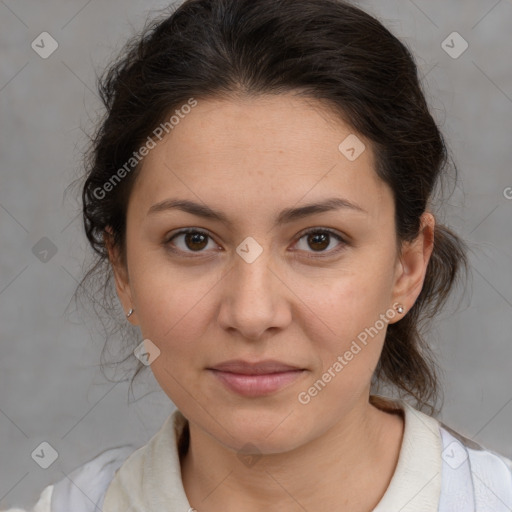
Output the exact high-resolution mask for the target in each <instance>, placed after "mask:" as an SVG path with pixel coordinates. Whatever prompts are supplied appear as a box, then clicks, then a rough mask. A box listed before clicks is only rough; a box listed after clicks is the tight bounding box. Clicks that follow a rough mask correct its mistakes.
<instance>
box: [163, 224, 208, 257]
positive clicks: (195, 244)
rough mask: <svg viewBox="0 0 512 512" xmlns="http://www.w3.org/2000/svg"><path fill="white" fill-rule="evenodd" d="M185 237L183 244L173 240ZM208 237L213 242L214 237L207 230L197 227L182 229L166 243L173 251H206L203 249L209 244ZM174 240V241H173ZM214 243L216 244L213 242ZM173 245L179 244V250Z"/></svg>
mask: <svg viewBox="0 0 512 512" xmlns="http://www.w3.org/2000/svg"><path fill="white" fill-rule="evenodd" d="M180 237H183V238H182V239H181V240H182V244H181V246H180V245H179V244H176V243H174V242H173V241H174V240H176V239H180ZM208 239H210V240H211V241H212V243H213V240H212V238H211V237H210V235H209V234H208V233H207V232H206V231H201V230H199V229H195V228H188V229H182V230H181V231H179V232H178V233H175V234H174V235H173V236H171V237H170V238H169V239H167V241H166V242H164V245H166V246H169V249H170V250H171V251H173V252H180V251H181V252H185V253H187V252H188V253H193V252H196V253H200V252H204V251H203V249H204V248H205V247H207V246H208ZM171 242H173V243H171ZM213 245H216V244H215V243H213ZM172 246H177V247H178V250H175V249H174V248H173V247H172Z"/></svg>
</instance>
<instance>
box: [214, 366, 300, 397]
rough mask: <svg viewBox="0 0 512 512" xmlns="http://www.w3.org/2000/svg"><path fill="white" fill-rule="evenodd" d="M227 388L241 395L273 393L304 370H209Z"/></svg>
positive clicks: (296, 377)
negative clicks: (247, 373) (256, 372)
mask: <svg viewBox="0 0 512 512" xmlns="http://www.w3.org/2000/svg"><path fill="white" fill-rule="evenodd" d="M210 372H211V373H213V375H215V377H217V379H219V380H220V381H221V382H222V383H223V384H224V385H225V386H226V387H227V388H228V389H230V390H231V391H234V392H235V393H238V394H240V395H243V396H262V395H268V394H271V393H275V392H276V391H279V390H280V389H282V388H284V387H285V386H287V385H288V384H290V383H291V382H293V381H295V380H297V379H298V378H299V377H300V376H302V375H303V374H304V372H305V370H294V371H288V372H279V373H267V374H264V375H245V374H241V373H230V372H223V371H220V370H210Z"/></svg>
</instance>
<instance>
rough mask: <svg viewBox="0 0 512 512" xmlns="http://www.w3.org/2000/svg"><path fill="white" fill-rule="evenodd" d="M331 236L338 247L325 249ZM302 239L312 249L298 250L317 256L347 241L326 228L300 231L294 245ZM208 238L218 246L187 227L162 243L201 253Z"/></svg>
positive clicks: (178, 249)
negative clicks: (313, 253) (316, 254)
mask: <svg viewBox="0 0 512 512" xmlns="http://www.w3.org/2000/svg"><path fill="white" fill-rule="evenodd" d="M333 238H334V239H335V240H337V241H338V242H339V243H338V248H335V249H330V250H326V249H327V248H329V246H330V245H331V242H332V239H333ZM180 239H181V246H180V244H179V243H176V242H175V240H180ZM303 239H305V244H306V245H308V246H310V247H311V248H313V251H307V248H306V249H305V248H304V247H302V248H301V247H299V250H304V251H306V252H316V253H321V254H320V256H319V257H321V256H323V255H324V253H328V254H329V255H330V254H332V253H337V252H339V251H340V250H342V249H343V248H344V247H345V246H346V245H347V242H346V241H345V239H344V238H343V237H342V236H341V235H339V234H338V233H336V232H335V231H332V230H330V229H327V228H323V229H319V228H314V229H310V230H308V231H306V232H302V233H301V234H300V238H299V240H298V242H297V244H296V245H300V242H301V241H302V240H303ZM209 240H210V241H211V242H212V244H213V246H215V247H217V248H218V245H217V244H215V243H214V242H213V239H212V238H211V236H210V235H209V233H208V232H206V231H202V230H199V229H195V228H187V229H182V230H181V231H178V232H177V233H175V234H174V235H172V236H171V237H169V238H168V239H167V240H166V241H165V242H164V245H165V246H168V247H169V250H171V251H173V252H182V253H189V254H190V253H202V252H205V251H204V249H206V248H207V247H208V241H209ZM215 247H214V248H215ZM176 248H177V249H176ZM313 257H316V256H313Z"/></svg>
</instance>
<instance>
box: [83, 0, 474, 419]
mask: <svg viewBox="0 0 512 512" xmlns="http://www.w3.org/2000/svg"><path fill="white" fill-rule="evenodd" d="M99 91H100V94H101V98H102V100H103V102H104V104H105V107H106V113H105V117H104V119H103V120H102V122H101V123H100V125H99V128H98V130H97V132H96V134H95V136H94V138H93V139H92V142H91V146H90V148H89V150H88V152H87V154H86V168H87V173H86V176H85V182H84V183H83V188H82V201H83V221H84V226H85V233H86V235H87V238H88V240H89V242H90V244H91V246H92V248H93V249H94V251H95V253H96V262H95V264H94V266H93V267H92V268H91V269H90V270H89V271H88V272H87V274H86V275H85V276H84V278H83V280H82V282H81V283H80V286H79V288H82V287H84V284H85V283H86V281H87V282H89V281H93V280H94V279H93V278H99V279H100V281H101V282H100V281H97V282H100V289H99V290H103V292H104V294H103V297H104V299H105V301H104V303H103V304H102V307H103V308H104V310H106V311H109V312H110V313H112V312H113V311H114V309H115V308H114V307H112V301H111V299H113V298H115V294H114V293H113V292H112V289H113V287H111V286H109V285H111V284H112V281H111V278H112V269H111V267H110V263H109V261H108V252H107V250H106V245H105V229H106V228H107V226H110V227H111V229H112V232H113V243H114V244H115V246H116V247H118V248H119V250H120V254H121V255H122V258H123V262H126V259H125V256H126V252H125V249H126V247H125V230H126V209H127V201H128V198H129V196H130V191H131V189H132V187H133V184H134V180H135V179H136V177H137V173H138V171H139V169H140V165H136V166H134V168H133V170H131V171H130V172H129V173H126V176H124V177H123V179H122V180H120V182H119V183H116V186H114V187H112V189H111V190H109V192H108V193H106V194H99V193H98V190H99V189H101V188H102V187H104V184H105V183H106V182H108V181H109V180H111V178H112V176H113V175H114V174H115V173H116V172H117V171H118V170H119V169H120V168H122V167H123V166H124V165H125V164H126V162H128V161H129V160H130V158H131V157H132V155H133V153H134V152H135V151H137V150H138V148H139V147H140V146H141V144H143V142H144V141H145V140H148V137H149V136H151V135H152V133H153V130H155V128H157V127H158V126H159V125H160V124H161V123H162V122H165V121H166V119H168V117H169V115H170V113H171V112H173V111H174V110H175V109H177V108H179V107H180V106H181V105H183V104H186V103H187V102H188V101H189V100H190V98H195V99H197V100H198V101H200V100H201V99H205V98H213V97H227V98H229V97H234V96H238V95H262V94H281V93H287V92H295V93H297V94H300V95H302V96H303V97H307V98H311V99H316V100H319V101H321V102H323V103H325V104H327V105H329V106H330V108H332V111H333V112H335V113H336V114H337V115H339V117H340V119H342V120H343V121H345V122H346V123H348V124H349V125H350V126H351V127H352V128H353V129H354V131H355V133H358V134H361V135H363V136H364V137H366V138H367V139H369V140H370V141H371V144H372V149H373V151H374V155H375V157H376V169H375V171H376V173H377V175H378V176H379V177H380V178H381V179H382V180H383V181H384V182H385V183H387V184H388V185H389V186H390V187H391V189H392V191H393V195H394V200H395V209H396V218H395V221H396V233H397V241H398V248H400V244H401V243H402V242H405V241H411V240H413V239H415V238H416V237H417V236H418V234H419V225H420V216H421V215H422V213H423V212H424V211H425V210H426V208H427V207H429V206H430V201H431V199H432V197H433V195H434V193H435V192H436V191H438V190H437V185H438V184H439V182H440V179H441V178H442V177H443V175H444V174H446V172H447V171H448V170H449V169H453V170H455V173H456V172H457V169H456V166H455V165H454V164H453V162H452V159H451V158H449V156H448V151H447V148H446V145H445V141H444V139H443V136H442V134H441V133H440V130H439V129H438V127H437V125H436V122H435V121H434V119H433V117H432V115H431V114H430V112H429V108H428V106H427V103H426V100H425V96H424V94H423V92H422V87H421V84H420V81H419V78H418V70H417V67H416V64H415V62H414V59H413V57H412V55H411V53H410V51H409V50H408V49H407V47H406V46H405V45H404V44H403V43H402V42H400V41H399V39H398V38H397V37H395V36H394V35H392V34H391V33H390V32H389V31H388V30H387V29H386V28H385V27H384V26H383V24H381V23H380V22H379V21H378V20H377V19H375V18H374V17H372V16H370V15H369V14H367V13H365V12H364V11H362V10H360V9H359V8H356V7H354V6H352V5H350V4H348V3H346V2H342V1H337V0H188V1H185V2H184V3H183V4H182V5H181V6H179V7H178V8H177V9H175V10H173V12H172V13H169V12H167V13H166V14H165V16H164V17H162V18H156V19H154V20H153V21H151V22H150V23H149V24H147V25H146V27H145V28H144V30H143V31H142V33H141V34H138V35H136V37H134V38H132V39H131V40H130V41H129V42H128V43H127V45H126V46H125V47H124V48H123V50H122V53H121V55H120V56H119V57H118V58H117V59H116V60H115V61H114V63H113V64H111V65H110V67H108V68H107V70H106V71H105V73H104V74H103V76H102V77H101V78H100V79H99ZM449 164H450V165H449ZM125 169H126V167H125ZM99 195H101V196H104V197H98V196H99ZM466 250H467V247H466V245H465V243H464V242H463V240H461V239H460V238H459V237H458V236H457V235H456V234H455V233H453V232H452V231H451V230H450V229H448V228H447V227H445V226H443V225H441V224H436V227H435V241H434V249H433V253H432V256H431V259H430V262H429V264H428V268H427V273H426V278H425V282H424V285H423V289H422V291H421V293H420V295H419V297H418V299H417V300H416V302H415V304H414V306H413V307H412V308H411V310H410V311H408V312H407V314H406V315H405V316H404V317H403V318H402V319H401V320H399V321H398V322H396V323H394V324H391V325H389V326H388V328H387V334H386V340H385V344H384V348H383V352H382V355H381V359H380V361H379V364H378V366H377V369H376V372H375V375H374V381H373V384H374V385H375V386H377V387H378V386H379V385H381V384H383V385H391V388H392V389H394V390H395V391H397V392H398V394H399V395H409V396H411V397H413V398H414V399H415V400H416V404H415V405H416V406H417V407H419V408H421V409H423V408H425V407H430V409H431V411H432V412H434V411H435V405H436V402H437V399H438V394H439V385H438V377H437V371H436V370H437V363H436V362H435V358H434V357H433V353H432V350H431V349H430V348H429V346H428V344H427V343H426V342H425V340H424V338H423V328H424V327H425V325H426V323H427V321H429V320H431V319H432V318H434V316H435V315H436V314H437V313H438V312H439V311H440V310H441V308H442V307H443V305H444V304H445V303H446V300H447V298H448V296H449V293H450V291H451V290H452V288H454V284H455V282H456V281H457V280H458V278H459V276H460V274H461V273H462V271H463V270H465V271H466V272H467V270H468V261H467V256H466V252H467V251H466ZM108 291H110V295H109V296H107V293H106V292H108ZM90 295H91V296H94V295H96V293H95V292H94V291H93V292H92V293H90ZM93 300H94V301H96V302H97V298H94V299H93ZM111 318H113V316H112V317H111ZM123 323H126V322H125V319H124V315H123ZM133 348H134V346H130V353H129V355H128V357H130V356H131V351H132V350H133ZM102 355H103V353H102ZM128 357H127V358H128ZM127 358H126V359H127ZM133 360H135V358H133ZM142 368H143V365H142V363H139V364H138V368H137V371H136V373H135V375H133V378H134V377H135V376H136V375H137V373H138V372H139V371H140V369H142ZM133 378H132V381H133Z"/></svg>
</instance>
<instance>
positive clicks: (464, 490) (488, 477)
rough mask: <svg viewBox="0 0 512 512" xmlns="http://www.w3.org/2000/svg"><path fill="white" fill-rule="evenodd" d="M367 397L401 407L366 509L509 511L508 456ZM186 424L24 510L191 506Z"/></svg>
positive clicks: (91, 469)
mask: <svg viewBox="0 0 512 512" xmlns="http://www.w3.org/2000/svg"><path fill="white" fill-rule="evenodd" d="M370 399H371V401H372V403H374V404H375V405H376V406H378V407H380V408H382V409H390V408H394V409H399V410H402V411H403V413H404V419H405V428H404V436H403V440H402V446H401V449H400V454H399V459H398V464H397V467H396V469H395V472H394V474H393V477H392V479H391V482H390V484H389V486H388V488H387V490H386V492H385V494H384V496H383V497H382V499H381V500H380V502H379V504H378V505H377V506H376V507H375V508H374V510H373V511H372V512H397V511H398V510H400V512H506V511H507V512H510V511H511V510H512V461H511V460H509V459H507V458H505V457H503V456H502V455H499V454H497V453H495V452H493V451H490V450H486V449H484V448H483V447H481V446H480V445H478V444H476V443H475V442H473V441H471V440H470V439H467V438H465V437H463V436H461V435H460V434H459V433H457V432H455V431H453V430H452V429H450V428H449V427H447V426H446V425H445V424H443V423H441V422H440V421H438V420H436V419H435V418H432V417H430V416H428V415H426V414H424V413H422V412H420V411H418V410H416V409H414V408H413V407H411V406H410V405H408V404H407V403H406V402H403V401H391V400H389V399H385V398H384V397H378V396H371V397H370ZM186 426H187V420H186V419H185V418H184V416H183V415H182V414H181V412H180V411H179V410H176V411H174V412H173V413H172V414H171V415H170V416H169V417H168V418H167V419H166V421H165V422H164V424H163V425H162V427H161V428H160V430H159V431H158V432H157V433H156V434H155V435H154V436H153V437H152V438H151V439H150V440H149V442H148V443H147V444H146V445H144V446H142V447H141V448H138V449H137V450H135V451H134V449H133V447H131V446H123V447H120V448H113V449H110V450H107V451H105V452H103V453H101V454H100V455H98V456H97V457H96V458H94V459H92V460H91V461H89V462H87V463H86V464H84V465H82V466H80V467H79V468H77V469H76V470H75V471H73V472H72V473H70V475H68V476H69V478H64V479H62V480H61V481H59V482H58V483H56V484H54V485H49V486H48V487H46V488H45V489H44V490H43V492H42V493H41V496H40V499H39V501H38V503H37V504H36V506H35V507H34V508H33V509H32V510H31V511H30V512H99V511H103V512H191V511H193V510H194V509H193V508H192V507H191V506H190V504H189V502H188V499H187V496H186V494H185V490H184V488H183V483H182V480H181V467H180V460H179V452H178V450H179V440H180V439H181V433H182V432H183V429H184V428H185V427H186ZM71 482H72V483H71ZM5 512H26V511H24V510H21V509H13V508H11V509H9V510H7V511H5ZM199 512H200V511H199Z"/></svg>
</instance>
